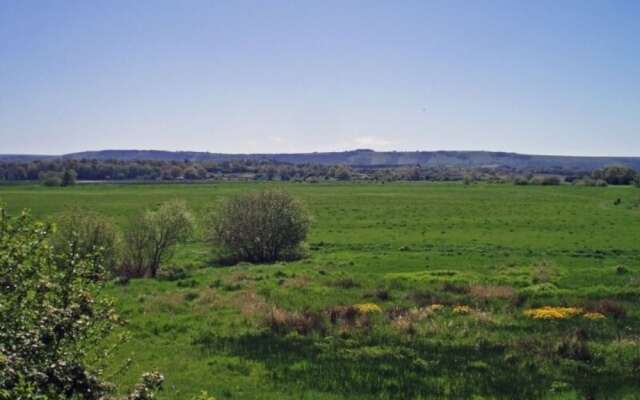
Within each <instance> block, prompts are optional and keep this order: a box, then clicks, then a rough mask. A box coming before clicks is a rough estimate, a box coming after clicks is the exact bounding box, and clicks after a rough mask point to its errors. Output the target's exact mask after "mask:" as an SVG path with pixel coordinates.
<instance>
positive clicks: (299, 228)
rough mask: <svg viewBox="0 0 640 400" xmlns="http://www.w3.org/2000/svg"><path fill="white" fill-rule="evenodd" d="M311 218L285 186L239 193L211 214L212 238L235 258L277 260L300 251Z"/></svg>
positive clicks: (297, 254)
mask: <svg viewBox="0 0 640 400" xmlns="http://www.w3.org/2000/svg"><path fill="white" fill-rule="evenodd" d="M309 223H310V219H309V216H308V214H307V212H306V211H305V210H304V208H303V207H302V205H301V204H300V203H299V202H298V201H297V200H296V199H295V198H294V197H292V196H291V195H290V194H289V193H287V192H285V191H282V190H263V191H258V192H247V193H242V194H239V195H235V196H233V197H231V198H229V199H227V200H226V201H224V202H223V203H222V205H221V206H220V207H219V208H218V209H217V210H216V211H214V212H212V213H211V214H210V218H209V224H208V230H209V238H210V240H211V242H212V243H213V244H214V245H216V246H218V247H219V248H220V250H221V251H222V253H223V255H224V256H227V257H229V258H230V259H231V260H232V261H250V262H258V263H259V262H274V261H278V260H283V259H284V260H286V259H292V258H295V257H297V256H299V254H300V251H299V250H300V243H301V242H302V241H304V239H305V238H306V236H307V231H308V229H309Z"/></svg>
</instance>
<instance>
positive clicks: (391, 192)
mask: <svg viewBox="0 0 640 400" xmlns="http://www.w3.org/2000/svg"><path fill="white" fill-rule="evenodd" d="M264 186H276V184H267V183H263V184H261V183H221V184H147V185H142V184H141V185H116V184H96V185H78V186H76V187H70V188H44V187H40V186H30V185H8V186H0V201H3V202H4V203H6V204H7V206H8V208H9V209H10V210H12V211H13V212H18V211H19V210H21V209H23V208H28V209H31V210H32V214H33V215H35V216H36V217H38V218H41V219H46V220H55V217H56V214H57V213H59V212H61V211H63V210H65V208H69V207H76V206H78V207H83V208H86V209H90V210H94V211H97V212H100V213H103V214H105V215H108V216H110V217H112V218H113V219H114V221H115V222H116V223H117V224H119V225H122V226H123V227H124V226H125V224H126V221H127V218H128V217H129V216H131V215H133V214H134V213H135V212H137V211H139V210H140V209H143V208H148V207H154V206H157V205H158V204H159V203H161V202H162V201H164V200H170V199H175V198H179V199H184V200H185V201H187V203H188V204H189V206H190V207H191V209H192V210H193V212H194V214H195V215H196V216H202V215H203V214H204V212H205V211H206V210H207V209H208V208H209V207H214V206H215V205H216V204H217V202H218V201H219V200H220V199H221V198H224V197H225V196H228V195H230V194H232V193H236V192H238V191H243V190H254V189H257V188H260V187H264ZM279 186H283V187H284V188H285V189H287V190H288V191H290V192H291V193H293V194H294V195H296V196H297V197H299V198H300V199H301V200H302V201H303V202H304V204H305V205H306V207H307V208H308V210H309V212H310V214H311V215H312V217H313V225H312V228H311V231H310V235H309V237H308V240H307V243H306V247H307V252H308V257H306V258H305V259H302V260H299V261H295V262H291V263H278V264H272V265H251V264H246V263H243V264H240V265H237V266H233V267H228V266H221V265H218V264H217V263H216V261H215V259H214V257H213V255H212V251H211V249H210V248H209V247H208V246H207V245H206V244H205V243H204V242H203V241H202V240H201V239H199V238H198V237H196V238H195V239H193V240H192V241H191V242H190V243H188V244H186V245H183V246H181V247H180V248H179V249H178V251H177V252H176V255H175V257H174V259H173V261H172V262H171V264H170V265H167V266H166V268H165V269H166V271H167V273H166V274H165V277H164V278H163V279H138V280H132V281H131V282H129V284H127V285H118V284H115V283H113V284H110V285H109V286H108V290H107V292H108V293H107V294H108V295H109V296H111V297H113V298H114V299H115V300H116V304H117V307H118V309H119V311H120V313H121V315H122V317H123V318H125V319H126V320H127V321H128V324H127V327H126V329H127V332H128V334H129V336H130V338H129V340H128V342H126V343H125V344H124V345H123V346H121V347H119V348H117V349H115V350H114V351H113V357H112V359H110V361H109V363H108V367H107V369H106V371H105V375H106V376H108V377H109V378H110V379H111V380H112V381H114V382H116V383H119V384H121V385H123V386H124V387H130V386H131V385H133V384H134V383H135V381H136V380H137V378H138V377H139V376H140V374H141V373H142V372H144V371H149V370H155V369H157V370H159V371H161V372H162V373H164V375H165V376H166V382H165V387H164V390H163V391H162V392H160V394H159V396H158V398H159V399H162V400H168V399H176V400H177V399H184V398H189V396H192V395H195V394H197V393H199V392H201V391H203V390H206V391H208V392H209V393H210V394H212V395H214V396H215V397H216V398H217V399H347V398H348V399H374V398H375V399H378V398H389V399H399V398H403V399H411V398H424V399H427V398H428V399H432V398H456V399H462V398H465V399H466V398H476V399H484V398H487V399H491V398H505V399H515V398H518V399H525V398H550V399H583V398H588V399H601V398H603V399H604V398H607V399H609V398H630V399H632V398H640V396H638V395H636V394H635V393H640V304H639V303H638V301H639V300H640V190H639V189H635V188H630V187H607V188H594V187H573V186H568V185H563V186H553V187H541V186H522V187H520V186H512V185H499V184H495V185H491V184H475V185H471V186H464V185H462V184H458V183H451V184H443V183H392V184H364V183H361V184H356V183H351V184H349V183H345V184H283V185H279ZM198 219H199V220H201V218H198ZM177 267H181V268H182V269H184V270H185V271H186V273H184V274H176V273H173V274H172V273H171V270H173V269H175V268H177ZM545 306H549V307H555V308H542V307H545ZM129 359H130V360H131V361H130V362H129V361H128V360H129Z"/></svg>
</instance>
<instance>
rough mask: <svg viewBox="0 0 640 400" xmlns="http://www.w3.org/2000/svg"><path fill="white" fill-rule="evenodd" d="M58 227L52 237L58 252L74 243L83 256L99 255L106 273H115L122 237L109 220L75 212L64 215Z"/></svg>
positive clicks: (57, 222) (97, 215)
mask: <svg viewBox="0 0 640 400" xmlns="http://www.w3.org/2000/svg"><path fill="white" fill-rule="evenodd" d="M56 224H57V228H58V229H57V231H56V232H55V234H53V235H52V237H51V244H52V245H53V246H54V248H55V250H56V251H63V250H65V249H66V248H67V247H68V246H69V243H74V246H75V247H76V248H77V249H78V251H79V252H80V253H81V254H93V253H98V252H100V254H101V256H102V259H103V264H104V266H105V268H106V269H107V271H109V272H114V271H115V269H116V267H117V266H118V265H119V263H120V258H121V253H122V250H121V249H122V237H121V233H120V231H119V230H118V228H117V227H116V226H115V225H114V224H113V223H112V222H111V220H110V219H108V218H106V217H104V216H102V215H100V214H97V213H94V212H91V211H86V210H82V209H79V208H75V209H71V210H68V211H66V212H64V213H63V214H61V215H60V216H59V217H58V218H57V221H56Z"/></svg>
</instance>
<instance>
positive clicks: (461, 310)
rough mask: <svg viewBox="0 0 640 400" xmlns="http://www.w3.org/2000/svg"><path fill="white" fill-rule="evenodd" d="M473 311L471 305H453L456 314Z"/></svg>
mask: <svg viewBox="0 0 640 400" xmlns="http://www.w3.org/2000/svg"><path fill="white" fill-rule="evenodd" d="M470 312H471V307H469V306H455V307H453V313H454V314H469V313H470Z"/></svg>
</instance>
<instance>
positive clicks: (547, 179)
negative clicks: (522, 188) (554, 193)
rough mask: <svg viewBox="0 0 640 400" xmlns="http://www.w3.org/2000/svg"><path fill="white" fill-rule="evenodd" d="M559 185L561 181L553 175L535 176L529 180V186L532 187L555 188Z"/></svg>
mask: <svg viewBox="0 0 640 400" xmlns="http://www.w3.org/2000/svg"><path fill="white" fill-rule="evenodd" d="M561 183H562V181H561V180H560V178H559V177H557V176H554V175H543V176H536V177H534V178H533V179H531V184H533V185H541V186H556V185H559V184H561Z"/></svg>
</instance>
